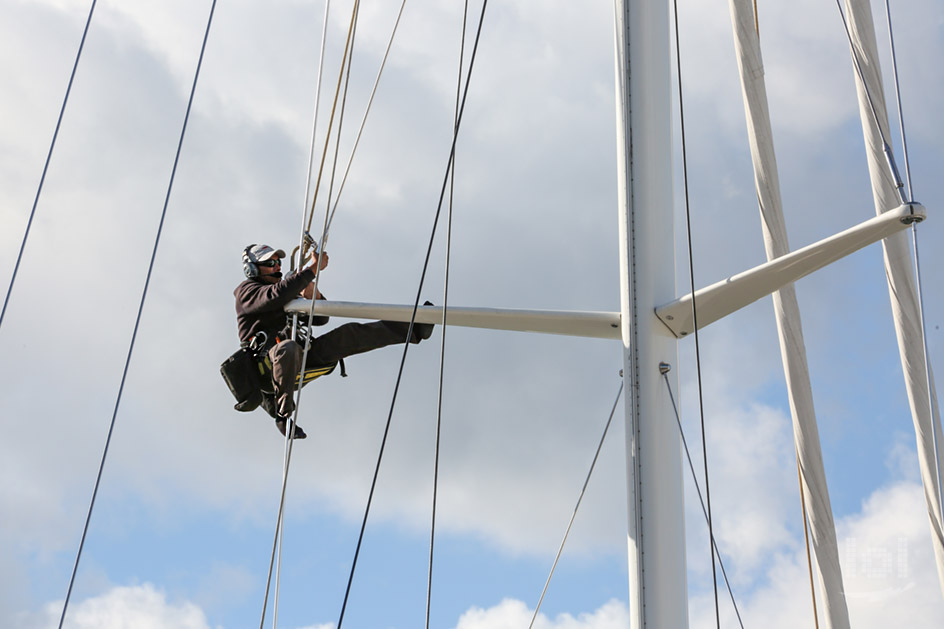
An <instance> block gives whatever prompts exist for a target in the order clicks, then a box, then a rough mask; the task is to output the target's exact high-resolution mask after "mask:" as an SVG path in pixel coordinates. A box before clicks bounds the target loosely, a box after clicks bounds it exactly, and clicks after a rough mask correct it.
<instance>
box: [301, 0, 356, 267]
mask: <svg viewBox="0 0 944 629" xmlns="http://www.w3.org/2000/svg"><path fill="white" fill-rule="evenodd" d="M359 7H360V0H354V8H353V10H352V13H351V24H350V26H349V27H348V31H347V40H346V42H345V44H344V55H343V56H342V58H341V68H340V70H339V72H338V83H337V86H336V87H335V90H334V101H333V102H332V105H331V117H330V118H329V120H328V131H327V133H326V134H325V144H324V150H323V151H322V153H321V165H320V167H319V168H318V178H317V180H316V181H315V192H314V195H313V197H312V201H311V210H310V211H309V214H308V224H307V225H306V227H305V231H311V223H312V220H314V217H315V205H316V204H317V203H318V192H319V190H320V189H321V178H322V176H323V174H324V166H325V160H326V159H327V155H328V147H329V146H330V144H331V131H332V129H333V128H334V116H335V114H336V113H337V106H338V99H339V97H340V94H341V88H342V85H343V82H344V75H345V69H346V68H348V66H349V62H348V57H349V55H350V52H351V47H352V45H353V39H354V27H355V24H356V21H357V13H358V9H359ZM339 135H340V134H339ZM328 205H329V206H330V205H331V204H330V199H329V203H328ZM322 248H324V247H323V243H322ZM305 253H306V252H305V248H304V247H303V248H302V251H301V252H300V254H299V266H301V261H302V260H304V258H305Z"/></svg>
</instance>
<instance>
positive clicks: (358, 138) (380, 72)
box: [323, 0, 468, 238]
mask: <svg viewBox="0 0 944 629" xmlns="http://www.w3.org/2000/svg"><path fill="white" fill-rule="evenodd" d="M466 4H467V5H468V0H466ZM405 6H406V0H403V2H401V3H400V11H399V12H398V13H397V19H396V21H395V22H394V24H393V31H392V32H391V33H390V40H389V41H388V42H387V48H386V50H385V51H384V56H383V60H381V62H380V70H378V71H377V78H376V79H375V80H374V86H373V88H371V90H370V96H369V97H368V99H367V107H366V108H365V110H364V116H363V117H362V118H361V124H360V127H359V128H358V129H357V136H356V137H355V138H354V146H353V148H351V154H350V156H349V157H348V160H347V166H346V167H345V168H344V176H343V177H341V185H340V186H339V187H338V194H337V196H336V197H335V199H334V205H333V206H332V208H331V214H330V215H329V216H328V226H327V227H326V228H325V231H324V236H323V238H327V237H328V236H327V235H328V232H329V231H330V230H331V224H332V223H333V222H334V214H335V212H337V211H338V203H340V202H341V193H342V192H344V184H345V183H347V176H348V174H349V173H350V172H351V164H352V163H353V162H354V154H355V153H356V152H357V147H358V145H360V142H361V134H363V132H364V126H365V125H366V124H367V115H368V114H369V113H370V108H371V105H373V103H374V96H375V95H376V94H377V87H378V86H379V85H380V77H381V76H383V71H384V68H385V67H386V65H387V57H389V56H390V48H391V47H392V46H393V40H394V38H395V37H396V34H397V28H398V27H399V26H400V18H401V17H402V16H403V8H404V7H405ZM463 39H464V34H463Z"/></svg>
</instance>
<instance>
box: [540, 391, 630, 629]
mask: <svg viewBox="0 0 944 629" xmlns="http://www.w3.org/2000/svg"><path fill="white" fill-rule="evenodd" d="M622 394H623V383H622V382H620V386H619V390H618V391H617V392H616V399H615V400H614V401H613V408H612V409H610V416H609V418H607V420H606V425H605V426H603V434H602V435H601V436H600V443H599V444H598V445H597V450H596V452H595V453H594V454H593V461H591V463H590V469H589V470H588V471H587V478H586V480H585V481H584V482H583V487H582V488H581V489H580V495H579V496H577V504H576V505H574V512H573V514H572V515H571V516H570V522H568V523H567V529H566V530H565V531H564V538H563V539H562V540H561V543H560V546H559V547H558V549H557V556H556V557H554V563H553V564H552V565H551V572H550V573H549V574H548V575H547V581H545V582H544V589H543V590H541V597H540V598H539V599H538V604H537V605H535V607H534V614H533V615H532V616H531V623H530V624H529V625H528V629H532V628H533V627H534V621H535V620H537V618H538V612H540V611H541V603H543V602H544V595H545V594H547V588H548V586H549V585H550V584H551V578H552V577H553V576H554V570H556V569H557V562H558V561H560V558H561V554H562V553H563V552H564V544H566V543H567V538H568V536H570V529H571V528H573V526H574V520H575V519H577V511H578V510H579V509H580V504H581V503H582V502H583V497H584V494H586V493H587V486H588V485H589V484H590V477H591V476H593V468H595V467H596V465H597V460H598V459H599V458H600V451H601V450H602V449H603V442H604V441H606V434H607V432H609V430H610V424H611V423H612V422H613V415H615V414H616V407H617V406H619V401H620V396H621V395H622Z"/></svg>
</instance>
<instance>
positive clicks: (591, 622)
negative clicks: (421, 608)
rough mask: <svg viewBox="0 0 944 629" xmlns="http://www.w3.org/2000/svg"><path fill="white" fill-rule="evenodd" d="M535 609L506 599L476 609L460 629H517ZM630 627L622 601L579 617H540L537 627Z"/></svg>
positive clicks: (464, 620)
mask: <svg viewBox="0 0 944 629" xmlns="http://www.w3.org/2000/svg"><path fill="white" fill-rule="evenodd" d="M533 614H534V610H533V609H528V607H527V606H526V605H525V604H524V603H522V602H521V601H516V600H512V599H506V600H504V601H502V602H501V603H499V604H498V605H496V606H494V607H490V608H488V609H482V608H472V609H469V610H468V611H467V612H465V613H464V614H462V617H461V618H459V622H458V624H457V625H456V629H515V628H517V627H526V626H529V625H530V623H531V618H532V616H533ZM628 624H629V614H628V613H627V610H626V606H625V605H624V604H623V603H621V602H619V601H615V600H614V601H610V602H608V603H606V604H604V605H603V606H602V607H600V608H599V609H598V610H596V611H594V612H592V613H584V614H580V615H579V616H576V617H574V616H572V615H570V614H560V615H558V616H556V617H555V618H553V619H551V618H548V617H547V616H545V615H544V614H539V615H538V617H537V619H536V621H535V623H534V626H535V627H536V628H537V629H617V628H619V627H626V626H627V625H628Z"/></svg>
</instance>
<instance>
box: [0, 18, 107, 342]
mask: <svg viewBox="0 0 944 629" xmlns="http://www.w3.org/2000/svg"><path fill="white" fill-rule="evenodd" d="M97 1H98V0H92V6H91V7H90V8H89V13H88V19H87V20H85V29H84V30H83V31H82V40H81V41H80V42H79V51H78V52H77V53H76V54H75V63H73V64H72V74H70V75H69V83H68V85H67V86H66V95H65V97H64V98H63V99H62V107H61V108H60V109H59V118H58V119H57V120H56V130H55V131H53V134H52V142H51V143H50V144H49V152H48V153H46V163H45V164H44V165H43V174H42V175H41V176H40V178H39V187H38V188H37V189H36V197H35V198H34V199H33V208H32V209H31V210H30V215H29V219H28V220H27V221H26V231H25V232H24V233H23V242H21V243H20V251H19V253H17V255H16V264H14V265H13V276H12V277H11V278H10V286H9V288H7V295H6V297H4V298H3V309H2V310H0V326H2V325H3V318H4V317H5V316H6V314H7V304H9V303H10V294H11V293H12V292H13V284H14V283H15V282H16V276H17V273H18V272H19V270H20V262H21V261H22V260H23V250H24V249H26V241H27V239H29V234H30V228H31V227H32V226H33V217H35V216H36V206H37V205H38V204H39V196H40V195H41V194H42V192H43V184H44V183H45V182H46V172H47V171H48V170H49V162H50V161H51V160H52V151H53V149H54V148H56V139H57V138H58V137H59V127H60V126H62V117H63V115H65V113H66V104H67V103H68V102H69V94H70V93H71V92H72V82H73V81H74V80H75V71H76V70H77V69H78V67H79V59H81V58H82V49H83V48H85V37H86V35H88V30H89V25H90V24H91V23H92V14H93V13H94V12H95V3H96V2H97Z"/></svg>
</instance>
